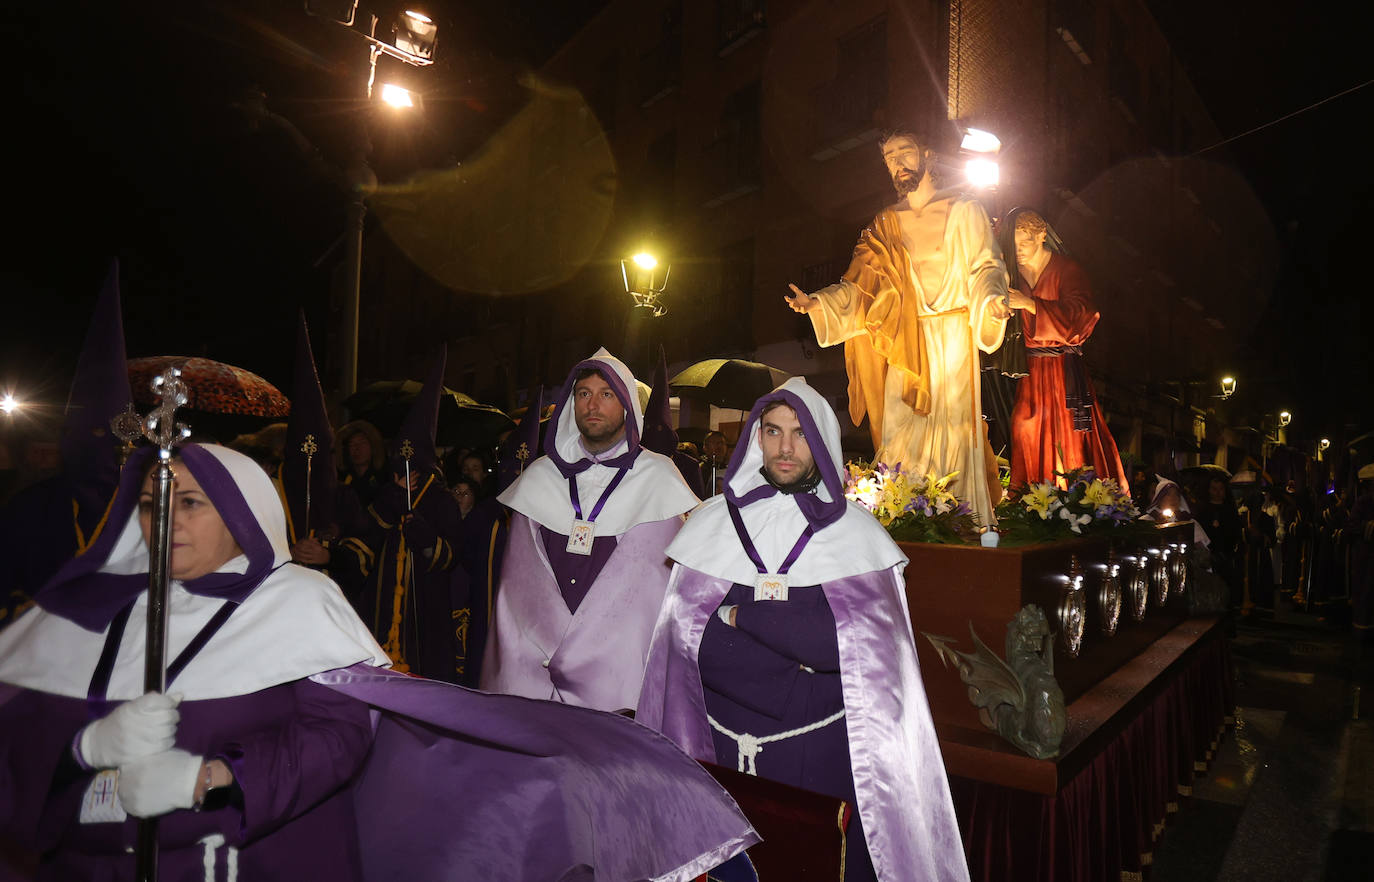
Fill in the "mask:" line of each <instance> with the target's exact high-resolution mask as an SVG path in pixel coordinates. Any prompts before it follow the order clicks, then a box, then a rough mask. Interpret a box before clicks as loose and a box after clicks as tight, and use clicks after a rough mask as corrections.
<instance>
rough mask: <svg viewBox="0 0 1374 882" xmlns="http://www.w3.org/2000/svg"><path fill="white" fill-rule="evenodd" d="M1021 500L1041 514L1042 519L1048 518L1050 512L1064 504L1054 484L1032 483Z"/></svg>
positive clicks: (1027, 506)
mask: <svg viewBox="0 0 1374 882" xmlns="http://www.w3.org/2000/svg"><path fill="white" fill-rule="evenodd" d="M1021 501H1022V502H1024V503H1025V504H1026V508H1028V509H1030V510H1031V511H1033V512H1035V513H1036V514H1038V515H1040V520H1042V521H1043V520H1047V519H1048V518H1049V516H1050V512H1052V511H1054V510H1055V509H1056V508H1059V506H1060V505H1062V504H1063V503H1061V502H1060V501H1059V498H1058V497H1057V496H1056V495H1055V492H1054V485H1053V484H1031V485H1030V488H1029V489H1027V490H1026V495H1025V496H1022V497H1021Z"/></svg>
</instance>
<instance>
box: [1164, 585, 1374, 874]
mask: <svg viewBox="0 0 1374 882" xmlns="http://www.w3.org/2000/svg"><path fill="white" fill-rule="evenodd" d="M1231 649H1232V655H1233V659H1234V663H1235V677H1236V693H1235V694H1236V712H1235V726H1234V728H1231V729H1228V731H1227V734H1226V737H1225V739H1224V740H1223V742H1222V744H1221V746H1220V747H1219V749H1218V751H1217V754H1216V756H1215V757H1214V758H1213V761H1212V763H1211V765H1210V766H1209V768H1208V770H1207V772H1206V773H1205V774H1204V775H1202V776H1200V777H1198V778H1197V779H1196V780H1195V781H1194V782H1193V790H1192V795H1191V797H1189V798H1185V799H1183V800H1181V801H1180V804H1179V811H1178V812H1177V813H1176V814H1173V815H1171V816H1170V819H1169V824H1168V826H1167V827H1166V829H1165V832H1164V834H1163V836H1162V838H1161V839H1160V840H1159V841H1158V842H1157V843H1156V847H1155V851H1154V854H1153V866H1152V867H1151V868H1150V869H1149V871H1148V876H1147V878H1149V879H1151V880H1153V882H1185V880H1187V882H1192V880H1209V879H1216V880H1227V882H1231V880H1235V882H1264V880H1270V879H1273V880H1285V882H1288V880H1293V882H1299V880H1311V882H1337V880H1339V882H1345V880H1357V879H1374V645H1371V644H1369V643H1361V642H1360V641H1358V640H1357V639H1356V638H1355V636H1354V635H1353V633H1352V631H1351V629H1350V627H1349V625H1348V624H1347V623H1344V622H1342V621H1340V617H1339V616H1333V617H1332V618H1331V619H1329V620H1327V619H1321V618H1319V617H1318V616H1317V615H1316V614H1315V613H1308V612H1305V611H1303V610H1301V609H1295V608H1294V607H1293V606H1292V605H1291V604H1290V603H1284V602H1282V601H1281V602H1280V603H1279V604H1278V609H1277V610H1275V611H1274V612H1273V613H1272V614H1271V613H1261V612H1257V613H1256V614H1255V615H1252V616H1249V617H1246V618H1240V619H1237V620H1236V624H1235V635H1234V637H1233V639H1232V644H1231Z"/></svg>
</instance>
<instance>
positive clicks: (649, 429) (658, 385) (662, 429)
mask: <svg viewBox="0 0 1374 882" xmlns="http://www.w3.org/2000/svg"><path fill="white" fill-rule="evenodd" d="M668 399H669V391H668V362H667V359H666V358H665V357H664V354H663V347H661V346H660V347H659V350H658V365H657V366H655V368H654V384H653V387H652V388H651V390H650V392H649V403H648V404H647V405H646V406H645V407H644V436H643V438H641V439H640V440H641V443H642V444H643V445H644V449H645V450H652V451H653V452H654V453H661V454H663V455H664V456H669V457H671V456H672V455H673V454H675V453H677V432H675V431H674V430H673V411H672V404H671V403H670V402H669V400H668Z"/></svg>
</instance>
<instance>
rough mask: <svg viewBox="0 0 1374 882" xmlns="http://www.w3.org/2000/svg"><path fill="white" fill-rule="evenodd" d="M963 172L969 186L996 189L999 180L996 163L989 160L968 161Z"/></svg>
mask: <svg viewBox="0 0 1374 882" xmlns="http://www.w3.org/2000/svg"><path fill="white" fill-rule="evenodd" d="M964 170H965V173H966V174H967V175H968V182H969V184H970V185H971V186H974V187H980V188H987V187H996V186H997V181H998V180H999V178H1000V172H999V169H998V167H997V163H996V162H993V161H992V160H991V159H970V160H969V161H968V165H967V166H965V167H964Z"/></svg>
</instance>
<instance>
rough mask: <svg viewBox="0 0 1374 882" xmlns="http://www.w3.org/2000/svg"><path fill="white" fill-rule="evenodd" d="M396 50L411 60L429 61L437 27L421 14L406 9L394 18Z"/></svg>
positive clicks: (437, 30)
mask: <svg viewBox="0 0 1374 882" xmlns="http://www.w3.org/2000/svg"><path fill="white" fill-rule="evenodd" d="M394 31H395V33H396V48H397V49H399V50H400V51H401V52H404V53H405V54H406V55H409V56H411V57H412V58H415V59H418V60H421V61H426V62H427V61H429V60H430V59H432V58H434V44H435V42H436V40H437V38H438V35H439V26H438V25H437V24H435V23H434V19H432V18H430V17H429V16H428V15H425V14H424V13H423V12H416V11H415V10H413V9H407V10H406V11H405V12H403V13H401V14H400V15H399V16H397V17H396V24H395V27H394Z"/></svg>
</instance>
